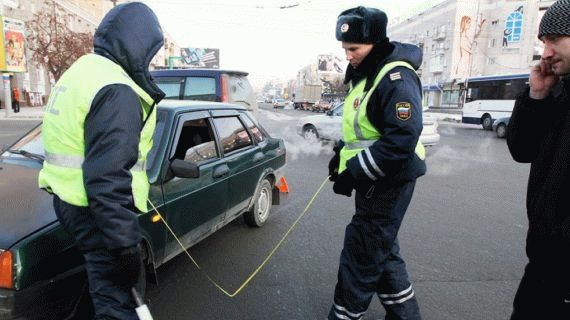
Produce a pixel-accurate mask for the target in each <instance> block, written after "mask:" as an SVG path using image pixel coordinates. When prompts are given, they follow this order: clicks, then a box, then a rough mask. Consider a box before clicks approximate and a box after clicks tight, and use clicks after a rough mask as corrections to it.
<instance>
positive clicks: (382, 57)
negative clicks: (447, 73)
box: [328, 7, 426, 320]
mask: <svg viewBox="0 0 570 320" xmlns="http://www.w3.org/2000/svg"><path fill="white" fill-rule="evenodd" d="M387 21H388V18H387V16H386V14H385V13H384V12H382V11H380V10H378V9H374V8H365V7H357V8H353V9H349V10H346V11H344V12H342V13H341V14H340V15H339V17H338V20H337V25H336V38H337V40H339V41H342V47H343V49H344V50H345V53H346V57H347V60H348V61H349V62H350V66H349V67H348V69H347V72H346V77H345V82H346V83H347V84H348V85H349V92H348V94H347V96H346V99H345V101H344V107H343V120H342V125H343V129H342V131H343V139H342V140H341V141H339V143H337V145H336V146H335V149H334V150H335V156H334V157H333V158H332V159H331V161H330V163H329V174H330V179H331V180H332V181H334V182H335V183H334V186H333V190H334V192H335V193H337V194H341V195H345V196H348V197H350V196H351V195H352V190H353V189H354V190H355V198H356V199H355V204H356V213H355V214H354V216H353V217H352V221H351V222H350V224H349V225H348V226H347V227H346V233H345V239H344V247H343V249H342V252H341V256H340V266H339V271H338V282H337V285H336V288H335V294H334V304H333V306H332V307H331V310H330V313H329V317H328V318H329V319H330V320H332V319H344V320H346V319H349V320H351V319H354V320H356V319H361V318H362V317H363V316H364V314H365V312H366V310H367V309H368V305H369V304H370V301H371V299H372V296H373V295H374V294H376V295H378V297H379V298H380V301H381V302H382V305H383V306H384V308H385V309H386V319H387V320H394V319H421V316H420V311H419V307H418V303H417V300H416V298H415V293H414V290H413V288H412V285H411V284H410V282H409V280H408V274H407V271H406V267H405V263H404V260H403V259H402V257H401V256H400V252H399V251H400V248H399V245H398V239H397V235H398V230H399V229H400V225H401V223H402V220H403V218H404V214H405V212H406V209H407V208H408V205H409V203H410V201H411V198H412V194H413V191H414V187H415V183H416V179H417V178H418V177H420V176H422V175H423V174H425V171H426V166H425V162H424V159H425V149H424V147H423V145H422V144H421V142H419V137H420V133H421V131H422V108H421V95H422V93H421V83H420V80H419V78H418V76H417V75H416V72H415V70H417V69H418V68H419V67H420V65H421V62H422V52H421V50H420V49H419V48H418V47H416V46H413V45H409V44H401V43H397V42H390V41H389V40H388V38H387V37H386V25H387Z"/></svg>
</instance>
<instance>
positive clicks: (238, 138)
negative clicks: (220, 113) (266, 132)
mask: <svg viewBox="0 0 570 320" xmlns="http://www.w3.org/2000/svg"><path fill="white" fill-rule="evenodd" d="M214 124H215V126H216V129H217V130H218V134H219V136H220V140H221V143H222V148H223V150H224V154H227V153H230V152H232V151H235V150H239V149H242V148H245V147H248V146H251V145H252V142H251V138H250V137H249V134H248V133H247V130H246V129H245V127H244V126H243V124H242V123H241V121H239V118H238V117H223V118H214Z"/></svg>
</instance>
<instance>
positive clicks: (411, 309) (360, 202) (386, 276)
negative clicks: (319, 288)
mask: <svg viewBox="0 0 570 320" xmlns="http://www.w3.org/2000/svg"><path fill="white" fill-rule="evenodd" d="M414 187H415V181H413V182H406V183H401V184H398V185H390V186H383V185H376V186H375V187H374V191H373V192H368V193H367V194H361V193H359V192H357V193H356V199H355V205H356V213H355V215H354V216H353V217H352V221H351V222H350V224H349V225H348V226H347V227H346V233H345V238H344V248H343V249H342V252H341V256H340V265H339V270H338V282H337V285H336V288H335V294H334V304H333V306H332V307H331V310H330V313H329V320H334V319H343V320H346V319H348V320H358V319H361V318H362V317H363V316H364V313H365V312H366V310H367V309H368V306H369V305H370V301H371V300H372V297H373V296H374V295H377V296H378V298H380V301H381V302H382V305H383V306H384V308H385V309H386V320H395V319H410V320H419V319H421V316H420V310H419V307H418V303H417V300H416V297H415V293H414V290H413V288H412V285H411V283H410V281H409V280H408V273H407V271H406V264H405V262H404V260H403V259H402V257H401V256H400V246H399V245H398V238H397V236H398V231H399V229H400V225H401V223H402V220H403V218H404V214H405V213H406V210H407V208H408V205H409V204H410V201H411V199H412V194H413V192H414Z"/></svg>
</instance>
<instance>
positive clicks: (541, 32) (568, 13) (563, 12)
mask: <svg viewBox="0 0 570 320" xmlns="http://www.w3.org/2000/svg"><path fill="white" fill-rule="evenodd" d="M551 34H553V35H563V36H570V0H558V1H556V2H555V3H553V4H552V5H551V6H550V8H548V10H546V12H545V13H544V16H543V17H542V20H541V21H540V26H539V28H538V38H539V39H541V38H542V37H543V36H546V35H551Z"/></svg>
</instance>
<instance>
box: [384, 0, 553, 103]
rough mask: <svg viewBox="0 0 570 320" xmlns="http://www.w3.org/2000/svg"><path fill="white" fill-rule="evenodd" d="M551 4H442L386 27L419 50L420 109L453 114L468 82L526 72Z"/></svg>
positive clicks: (481, 0)
mask: <svg viewBox="0 0 570 320" xmlns="http://www.w3.org/2000/svg"><path fill="white" fill-rule="evenodd" d="M554 2H555V1H539V0H498V1H497V0H478V1H474V0H447V1H444V2H441V3H439V4H437V5H435V6H433V7H432V8H430V9H427V10H425V11H423V12H421V13H419V14H417V15H415V16H412V17H410V18H408V19H406V20H404V21H401V22H399V23H398V24H395V25H392V26H390V28H389V35H390V37H391V39H393V40H396V41H401V42H408V43H413V44H416V45H418V46H419V47H420V48H422V50H423V53H424V59H423V63H422V66H421V69H420V71H419V74H420V76H421V80H422V84H423V91H424V105H425V106H434V107H444V108H445V107H448V108H453V107H458V105H459V99H460V91H459V84H460V83H462V82H463V81H464V80H465V79H466V78H468V77H474V76H484V75H500V74H520V73H527V72H528V71H529V69H530V67H531V66H532V65H533V64H534V63H536V61H537V60H539V59H540V54H541V48H542V47H541V43H540V41H539V40H538V39H537V38H536V34H537V30H538V24H539V23H540V19H541V18H542V15H543V14H544V11H545V10H546V9H547V8H548V7H549V6H550V5H551V4H552V3H554Z"/></svg>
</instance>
